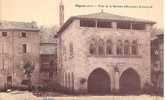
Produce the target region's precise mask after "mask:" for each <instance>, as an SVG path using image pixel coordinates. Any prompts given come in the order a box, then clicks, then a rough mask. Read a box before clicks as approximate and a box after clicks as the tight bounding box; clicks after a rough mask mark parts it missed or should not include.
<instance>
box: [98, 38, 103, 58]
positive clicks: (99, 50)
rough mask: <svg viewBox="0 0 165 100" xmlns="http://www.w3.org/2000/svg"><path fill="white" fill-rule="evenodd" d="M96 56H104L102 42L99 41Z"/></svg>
mask: <svg viewBox="0 0 165 100" xmlns="http://www.w3.org/2000/svg"><path fill="white" fill-rule="evenodd" d="M98 54H99V55H104V54H105V48H104V40H102V39H100V40H99V41H98Z"/></svg>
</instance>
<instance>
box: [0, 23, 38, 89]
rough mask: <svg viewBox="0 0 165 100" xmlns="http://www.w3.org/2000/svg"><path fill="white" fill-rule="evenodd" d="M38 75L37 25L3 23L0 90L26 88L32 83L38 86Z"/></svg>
mask: <svg viewBox="0 0 165 100" xmlns="http://www.w3.org/2000/svg"><path fill="white" fill-rule="evenodd" d="M38 74H39V29H38V28H37V25H36V23H35V22H31V23H28V22H27V23H25V22H13V21H1V22H0V81H1V83H0V89H6V88H12V87H13V88H14V87H17V88H18V87H24V85H27V84H29V82H30V81H31V82H32V83H31V84H32V85H33V86H36V85H38V82H39V75H38ZM30 76H31V77H30ZM29 80H30V81H29Z"/></svg>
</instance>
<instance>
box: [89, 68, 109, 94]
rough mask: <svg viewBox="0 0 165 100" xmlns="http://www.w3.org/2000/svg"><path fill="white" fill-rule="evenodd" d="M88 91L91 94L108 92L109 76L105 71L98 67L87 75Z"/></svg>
mask: <svg viewBox="0 0 165 100" xmlns="http://www.w3.org/2000/svg"><path fill="white" fill-rule="evenodd" d="M88 92H89V93H92V94H107V93H109V92H110V78H109V75H108V74H107V72H105V71H104V70H103V69H101V68H98V69H96V70H94V71H93V72H92V73H91V74H90V76H89V77H88Z"/></svg>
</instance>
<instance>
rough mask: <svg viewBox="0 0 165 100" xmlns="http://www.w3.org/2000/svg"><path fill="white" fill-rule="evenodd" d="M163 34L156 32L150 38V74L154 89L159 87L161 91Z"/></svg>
mask: <svg viewBox="0 0 165 100" xmlns="http://www.w3.org/2000/svg"><path fill="white" fill-rule="evenodd" d="M163 41H164V35H163V33H161V34H157V33H156V35H155V36H154V37H153V38H152V40H151V68H152V71H151V73H152V74H151V75H152V82H153V84H154V86H155V89H156V88H157V89H160V90H161V92H163V87H164V85H163V84H164V82H163V80H164V79H163V75H164V62H163V61H164V59H163V55H164V53H163V48H164V46H163V45H164V42H163Z"/></svg>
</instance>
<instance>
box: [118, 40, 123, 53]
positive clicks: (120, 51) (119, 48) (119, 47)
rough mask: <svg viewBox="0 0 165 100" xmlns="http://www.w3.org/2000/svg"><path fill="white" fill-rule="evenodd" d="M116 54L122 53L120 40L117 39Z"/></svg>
mask: <svg viewBox="0 0 165 100" xmlns="http://www.w3.org/2000/svg"><path fill="white" fill-rule="evenodd" d="M116 54H117V55H122V54H123V43H122V41H121V40H118V42H117V47H116Z"/></svg>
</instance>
